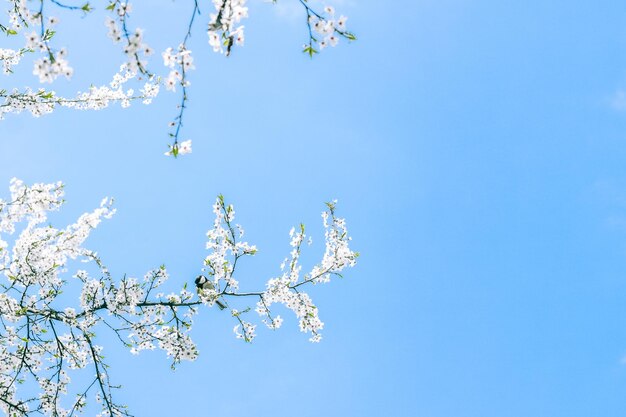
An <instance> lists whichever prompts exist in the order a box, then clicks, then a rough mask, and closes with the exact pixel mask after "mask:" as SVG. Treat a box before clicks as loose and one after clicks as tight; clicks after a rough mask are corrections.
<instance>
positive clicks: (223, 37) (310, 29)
mask: <svg viewBox="0 0 626 417" xmlns="http://www.w3.org/2000/svg"><path fill="white" fill-rule="evenodd" d="M6 1H7V3H8V7H7V9H8V10H7V12H8V21H6V22H2V21H0V32H1V33H4V34H5V35H7V37H8V38H19V37H20V36H22V37H23V38H22V39H23V43H22V45H21V46H20V47H16V48H0V66H1V67H2V69H3V72H4V73H5V74H11V73H12V72H13V71H15V70H16V68H17V66H18V64H19V63H20V61H21V60H22V58H23V57H24V56H25V55H27V54H31V53H32V54H36V56H38V58H37V59H35V61H34V63H33V71H32V72H33V74H34V75H36V76H37V77H38V79H39V82H40V83H52V82H53V81H54V80H55V79H57V78H58V77H60V76H65V77H67V78H71V77H72V74H73V73H74V70H73V68H72V67H71V65H70V61H69V58H68V55H69V54H68V50H67V49H66V48H65V47H59V46H58V45H56V44H55V36H54V35H55V33H57V31H58V30H59V29H58V28H57V26H59V19H58V18H57V17H55V16H54V13H55V10H60V9H64V10H67V11H72V12H75V13H77V14H93V13H94V11H95V10H96V9H95V7H94V6H92V5H91V4H90V3H89V2H84V3H80V2H78V4H76V3H77V2H76V1H74V2H71V3H70V0H67V1H68V3H66V0H6ZM283 1H296V2H298V3H299V4H300V5H301V6H302V7H303V10H304V13H303V16H304V18H305V19H304V20H305V23H306V30H307V34H308V36H307V38H308V39H307V41H306V43H305V44H304V45H303V48H302V50H303V52H304V53H306V54H308V55H309V56H311V57H312V56H313V55H315V54H317V53H319V52H320V51H321V50H323V49H324V48H326V47H329V46H330V47H333V46H336V45H337V44H338V42H339V39H340V38H345V39H348V40H354V39H356V38H355V36H354V35H353V34H352V33H351V32H349V31H348V30H347V26H346V22H347V18H346V17H345V16H342V15H336V13H335V9H334V8H333V7H332V6H325V7H320V8H319V10H318V8H316V7H313V6H312V5H311V2H312V0H311V1H310V0H283ZM276 2H277V0H273V1H272V3H276ZM107 3H108V4H107ZM107 3H105V4H106V6H104V7H102V9H104V12H106V17H105V18H104V20H105V26H106V28H107V31H108V37H109V38H111V40H112V41H113V42H114V43H116V44H119V45H120V46H121V49H122V52H123V59H122V60H121V62H122V65H121V68H120V71H119V73H118V74H115V75H114V76H113V80H112V81H111V82H110V83H109V85H104V86H100V87H95V86H92V87H89V89H88V90H87V91H85V92H79V93H77V94H76V95H75V96H74V97H62V96H59V95H57V94H56V93H55V92H54V91H53V90H50V89H47V88H33V87H30V88H25V89H16V88H13V89H10V88H4V89H0V119H2V118H3V117H4V116H5V115H6V114H7V113H21V112H24V111H27V112H30V113H31V114H32V115H33V116H41V115H43V114H47V113H51V112H52V111H54V109H55V108H57V107H68V108H73V109H79V110H100V109H103V108H106V107H108V106H109V105H110V104H111V103H112V102H119V103H120V104H121V106H122V107H128V106H130V104H131V102H132V101H136V100H140V101H142V102H143V103H145V104H149V103H150V102H151V101H152V100H153V99H154V98H155V97H156V96H157V95H158V94H159V92H160V90H161V87H162V86H165V88H166V89H167V90H170V91H176V90H177V88H178V93H179V94H180V104H179V105H178V110H177V114H176V116H175V117H174V118H173V120H172V122H171V123H170V127H171V131H170V133H169V136H170V137H171V143H170V144H169V145H168V146H169V150H168V152H166V155H172V156H174V157H176V156H178V155H179V154H181V155H182V154H185V153H189V152H191V141H190V140H187V141H182V140H179V139H180V135H181V128H182V126H183V118H184V112H185V109H186V107H187V101H188V88H189V86H190V81H189V72H190V71H191V70H193V69H194V68H195V66H194V60H193V57H192V53H191V50H189V49H188V48H187V43H188V40H189V38H190V36H191V34H192V30H193V29H194V27H195V26H196V25H197V24H198V23H199V22H201V21H203V22H202V24H203V25H204V27H205V31H206V34H207V37H208V47H207V49H208V50H212V51H214V52H217V53H220V54H224V55H226V56H228V55H230V54H231V53H232V52H233V50H234V48H235V47H237V46H241V45H243V44H244V39H245V38H244V26H243V25H242V24H241V23H242V20H243V19H245V18H247V17H248V7H247V6H246V0H212V5H211V4H210V2H209V1H208V0H207V1H206V2H201V1H199V0H189V4H188V5H186V6H188V7H190V11H189V12H190V14H189V16H190V17H189V21H188V25H187V27H185V28H184V29H183V30H181V42H180V44H179V45H178V46H176V47H169V48H167V49H166V50H165V51H162V53H161V57H162V61H163V64H164V67H165V68H164V70H163V71H162V70H161V68H157V65H155V64H154V63H153V62H150V61H149V57H150V56H151V55H153V53H154V51H153V49H152V48H151V47H150V46H149V44H148V40H147V39H145V36H144V32H143V30H142V29H141V28H139V27H135V28H133V27H132V26H131V23H132V21H133V19H131V16H133V8H132V5H131V4H130V3H127V2H123V1H121V0H108V2H107ZM201 7H202V8H205V7H206V8H207V9H209V8H210V9H212V10H210V13H209V15H208V17H207V18H206V19H205V13H201ZM103 33H104V30H103ZM18 43H19V42H18ZM130 82H135V83H137V84H138V86H137V88H130V87H129V86H128V84H129V83H130Z"/></svg>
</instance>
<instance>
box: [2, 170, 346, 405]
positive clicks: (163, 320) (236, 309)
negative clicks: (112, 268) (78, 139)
mask: <svg viewBox="0 0 626 417" xmlns="http://www.w3.org/2000/svg"><path fill="white" fill-rule="evenodd" d="M10 192H11V196H10V198H9V199H8V200H0V274H1V275H0V276H1V277H2V280H1V281H0V410H2V411H4V412H5V414H6V415H10V416H30V415H35V414H43V415H46V416H69V415H73V414H74V413H76V412H77V411H81V410H83V409H85V408H86V407H88V406H91V404H93V406H94V407H97V408H99V409H100V410H101V411H100V414H98V415H99V416H125V415H129V414H128V410H127V408H126V406H125V405H123V404H119V403H118V402H117V401H116V400H115V395H114V393H115V389H116V388H119V386H118V385H116V384H115V383H114V382H112V380H111V376H110V372H112V369H113V367H112V364H110V363H107V362H105V357H104V355H103V348H102V346H100V345H99V344H98V340H99V339H98V337H99V335H101V334H102V333H105V334H106V333H109V334H113V335H114V336H115V338H116V339H117V340H119V341H120V343H121V344H123V345H124V346H125V347H127V348H128V349H129V350H130V352H131V353H132V354H138V353H140V352H141V351H143V350H153V349H160V350H163V351H164V352H165V353H166V355H167V357H168V358H169V359H170V361H171V365H172V367H174V366H176V365H177V364H178V363H180V362H181V361H192V360H195V359H196V358H197V357H198V355H199V349H198V348H197V346H196V344H195V343H194V341H193V339H192V337H191V329H192V327H193V318H194V316H195V315H197V314H199V313H200V311H201V310H202V309H203V308H210V307H212V306H214V305H216V304H217V305H218V306H219V307H220V309H228V310H229V311H230V317H232V318H233V319H234V320H235V328H234V332H235V335H236V337H238V338H240V339H242V340H244V341H246V342H251V341H252V340H253V339H254V338H255V337H256V332H257V325H256V324H254V323H253V322H252V321H253V319H252V318H248V317H247V314H248V313H250V312H251V310H252V307H253V306H254V307H255V311H256V312H257V313H258V314H259V315H260V317H261V320H262V321H263V322H264V323H265V324H266V325H267V326H268V327H269V328H270V329H277V328H279V327H280V326H281V324H282V322H283V319H282V318H281V317H280V315H277V314H275V311H274V310H273V307H274V305H275V304H281V305H283V306H284V307H286V308H287V309H288V310H291V311H292V312H293V313H294V315H295V316H296V318H297V319H298V321H299V327H300V330H301V331H302V332H305V333H310V334H311V338H310V340H311V341H313V342H318V341H319V340H320V339H321V335H320V330H321V329H322V328H323V323H322V321H321V320H320V318H319V315H318V309H317V306H316V305H315V304H314V303H313V301H312V299H311V297H310V296H309V295H308V294H307V293H306V292H305V289H306V287H307V286H310V285H315V284H322V283H326V282H328V281H329V280H330V279H331V277H333V276H341V275H340V272H341V271H342V270H343V269H345V268H346V267H351V266H354V265H355V263H356V259H357V257H358V254H357V253H356V252H353V251H352V250H351V249H350V248H349V242H350V237H349V236H348V233H347V229H346V224H345V221H344V220H343V219H341V218H338V217H337V216H336V214H335V203H334V202H333V203H328V204H327V210H326V211H325V212H324V213H323V215H322V217H323V224H324V228H325V242H326V248H325V252H324V255H323V257H322V260H321V262H320V263H319V264H318V265H316V266H314V267H313V268H312V269H311V271H310V272H309V273H305V274H304V275H303V274H302V265H301V264H300V254H301V251H302V243H303V242H304V241H306V236H305V233H304V226H303V225H301V226H300V227H299V229H298V231H297V232H296V230H295V229H292V231H291V233H290V236H291V248H292V250H291V254H290V258H289V259H288V265H289V266H288V267H285V266H284V265H283V267H282V274H281V275H280V276H278V277H275V278H272V279H270V280H268V281H267V283H266V286H265V288H264V289H260V290H258V291H241V290H240V286H241V285H240V282H239V280H238V279H237V278H236V276H235V273H236V269H237V265H238V264H239V263H240V262H243V259H242V258H244V257H250V256H254V255H255V254H256V253H257V248H256V247H255V246H254V245H252V244H249V243H248V242H246V241H244V240H242V238H243V235H244V231H243V228H242V227H241V226H240V225H238V224H235V223H234V221H235V209H234V208H233V206H232V205H230V204H227V203H226V202H225V201H224V198H223V197H222V196H219V197H218V198H217V200H216V202H215V204H214V205H213V213H214V215H215V221H214V223H213V227H212V228H211V229H210V230H209V231H208V232H207V244H206V248H207V250H208V251H209V253H208V255H207V256H206V258H205V259H204V262H203V267H202V270H201V273H202V275H201V276H200V277H199V278H197V279H196V284H197V288H196V291H189V290H188V289H187V285H186V284H185V285H183V287H182V288H181V289H180V290H178V291H172V290H171V289H168V284H169V283H168V279H169V274H168V272H167V271H166V269H165V267H164V266H161V267H159V268H156V269H153V270H151V271H149V272H148V273H146V274H145V275H144V277H143V278H141V279H139V278H134V277H127V276H124V277H122V278H121V279H116V278H115V277H113V276H112V275H111V273H110V272H109V270H108V269H107V268H106V266H105V265H104V263H103V261H102V260H101V258H100V257H99V256H98V255H97V253H96V252H94V251H92V250H90V249H87V248H85V247H84V246H83V244H84V242H85V240H86V239H87V238H88V236H89V234H90V233H91V231H92V230H93V229H95V228H96V227H98V226H99V225H100V223H101V222H102V220H105V219H108V218H110V217H111V216H113V215H114V213H115V209H114V208H113V207H112V200H110V199H104V200H102V202H101V204H100V206H99V207H98V208H97V209H95V210H93V211H92V212H90V213H85V214H83V215H81V216H80V217H79V218H78V220H77V221H76V222H75V223H73V224H71V225H69V226H67V227H65V228H61V229H57V228H55V227H52V226H50V225H48V214H49V213H50V212H53V211H56V210H58V209H59V208H60V207H61V206H62V204H63V202H64V200H63V195H64V194H63V192H64V187H63V184H61V183H54V184H35V185H32V186H27V185H25V184H24V183H23V182H21V181H19V180H17V179H13V180H11V184H10ZM71 260H80V261H83V262H87V267H86V268H85V269H80V270H78V271H75V272H74V273H73V274H72V275H69V276H68V273H69V270H70V268H71ZM178 281H179V282H180V281H181V280H178ZM182 281H189V280H188V279H183V280H182ZM170 286H171V285H170ZM63 293H65V294H77V295H78V296H77V299H75V300H74V302H73V303H72V302H71V299H72V298H71V297H68V296H63V297H61V294H63ZM247 300H251V301H252V302H253V303H252V304H253V305H246V301H247ZM68 303H69V305H68ZM85 368H89V369H90V370H91V371H93V373H92V375H93V378H92V379H91V380H90V381H87V382H86V383H85V385H82V380H81V379H77V381H75V382H73V381H72V377H73V374H74V371H76V370H80V369H85ZM33 392H38V395H35V396H33V395H32V393H33ZM69 394H72V395H69Z"/></svg>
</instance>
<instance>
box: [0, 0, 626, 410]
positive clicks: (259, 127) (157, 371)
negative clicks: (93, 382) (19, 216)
mask: <svg viewBox="0 0 626 417" xmlns="http://www.w3.org/2000/svg"><path fill="white" fill-rule="evenodd" d="M290 1H291V2H292V3H295V1H294V0H279V2H280V3H289V2H290ZM135 3H136V4H135V9H136V10H137V13H135V18H134V22H135V23H136V24H139V25H140V26H143V27H145V28H146V38H147V40H148V42H149V43H150V44H151V45H152V46H153V47H154V48H155V49H156V50H157V51H159V50H162V49H164V48H165V47H167V46H175V45H176V44H177V43H178V42H179V39H180V38H181V36H182V35H183V30H184V29H183V28H182V25H183V24H184V19H185V18H186V16H187V15H188V11H189V10H187V9H188V8H189V5H188V4H187V3H189V2H183V1H177V2H170V1H150V2H149V3H150V6H149V8H148V6H146V4H141V3H145V2H139V1H136V2H135ZM601 3H602V4H600V3H599V2H593V1H586V2H585V1H575V2H566V1H552V2H545V1H526V2H519V1H479V0H476V1H460V0H457V1H454V0H438V1H423V0H420V1H398V2H368V1H357V0H343V1H341V2H335V3H334V4H335V5H336V6H337V8H338V10H339V11H340V12H342V13H345V14H346V15H348V16H349V18H350V19H349V21H348V23H349V27H350V28H351V29H352V30H353V31H355V32H356V34H357V35H358V36H359V40H358V42H356V43H353V44H351V45H346V44H345V43H344V44H343V45H340V46H339V47H337V48H335V49H333V50H330V51H326V52H325V53H323V54H321V55H320V56H319V57H316V59H314V60H313V61H311V60H309V59H306V58H305V57H304V56H302V54H301V53H300V52H299V48H300V45H301V44H302V43H303V41H304V40H305V39H306V32H305V28H304V26H303V21H302V20H303V17H302V16H301V15H297V17H296V19H295V20H294V19H293V17H292V14H291V13H290V12H287V13H279V12H278V10H276V8H273V7H272V6H271V5H269V4H261V2H252V4H251V13H250V14H251V17H250V19H248V21H247V22H246V23H245V24H246V29H247V39H246V46H245V47H244V48H243V49H237V50H236V51H235V53H234V54H233V56H232V57H230V58H229V59H224V58H223V57H220V56H218V55H215V54H213V53H212V52H210V50H209V46H208V44H207V38H206V35H205V34H204V33H203V31H202V28H201V27H198V28H197V30H196V32H195V33H194V38H193V41H192V43H191V44H190V49H192V50H193V52H194V54H195V57H196V61H197V70H196V71H195V72H194V73H192V75H191V81H192V88H191V90H190V94H191V101H190V108H189V111H188V114H187V121H188V122H187V124H186V130H185V135H184V138H183V139H185V138H190V139H193V141H194V152H193V154H192V155H189V156H187V157H184V158H179V159H178V160H172V159H168V158H165V157H164V156H163V155H162V153H163V152H164V151H165V150H166V147H165V144H166V143H167V137H166V131H167V122H168V121H169V120H170V118H171V117H172V116H173V115H174V114H175V108H174V107H175V104H176V101H177V100H178V98H177V96H175V95H172V94H163V95H162V96H161V97H160V98H159V99H158V100H157V101H156V102H155V103H154V104H153V105H151V106H148V107H146V106H138V105H135V106H133V107H132V108H131V109H129V110H120V109H118V108H115V109H110V110H107V111H103V112H96V113H76V112H71V111H59V112H58V113H57V114H54V115H51V116H47V117H44V118H41V119H32V118H30V117H29V116H26V115H22V116H18V117H15V116H13V117H8V118H7V120H5V121H3V122H1V123H0V138H1V140H0V184H4V186H3V187H4V188H5V190H6V187H7V186H8V181H9V179H10V178H11V177H13V176H16V177H19V178H22V179H24V180H25V181H28V182H33V181H44V182H45V181H55V180H63V181H65V182H66V183H67V197H66V198H67V200H68V203H67V206H66V207H65V209H64V212H63V213H62V214H59V216H56V217H55V219H56V220H57V221H58V223H59V224H63V222H64V221H69V220H70V219H72V218H75V217H76V216H77V215H78V214H79V213H81V212H83V211H85V210H87V209H90V208H92V207H95V206H96V205H97V204H98V203H99V201H100V199H101V198H102V197H103V196H114V197H115V198H116V206H117V208H118V214H117V215H116V216H115V217H114V218H113V219H112V220H110V221H108V222H106V223H105V224H103V225H102V227H101V228H100V229H99V230H98V231H97V232H95V233H94V235H93V236H92V238H90V240H89V246H90V247H93V248H96V249H97V250H98V251H99V253H100V255H101V256H102V257H103V259H104V260H105V261H106V262H107V264H108V265H110V267H111V269H112V271H113V272H114V273H116V274H118V276H121V275H122V274H123V273H128V274H130V275H137V276H139V275H142V274H143V273H144V272H145V271H147V270H148V269H149V268H152V267H154V266H158V265H160V264H161V263H165V264H166V265H167V266H168V268H169V270H170V272H171V274H172V281H174V282H175V283H181V284H182V283H183V282H185V281H188V282H190V281H191V280H192V279H193V277H194V276H195V274H196V273H197V272H198V270H199V268H200V267H201V260H202V259H203V257H204V256H205V251H204V249H203V247H204V233H205V231H206V230H207V229H208V228H209V227H210V225H211V222H212V216H211V212H210V206H211V203H212V202H213V199H214V197H215V196H216V195H217V194H218V193H223V194H224V195H225V196H226V197H227V199H228V200H230V201H231V202H232V203H234V204H235V207H236V209H237V211H238V214H239V221H240V222H241V223H242V224H243V225H244V226H245V227H246V229H247V237H248V239H249V240H250V241H251V242H253V243H256V244H257V245H258V247H259V249H260V250H261V251H260V253H259V255H258V256H257V258H256V259H251V260H250V261H248V266H246V267H245V269H244V270H243V272H244V274H245V275H246V276H250V281H248V282H250V283H251V284H250V285H251V286H252V285H255V286H258V285H259V284H260V283H261V282H263V280H264V279H265V278H267V277H270V276H273V275H275V274H276V273H277V271H278V264H279V263H280V261H281V260H282V259H283V258H284V256H285V255H286V254H287V253H288V251H289V247H288V235H287V233H288V231H289V229H290V227H291V226H292V225H294V224H297V223H298V222H300V221H304V222H305V223H306V224H307V225H308V230H309V232H310V233H311V235H313V236H314V238H315V239H316V242H317V244H318V245H317V246H316V245H314V246H313V249H312V251H313V252H314V253H315V254H316V255H319V254H320V253H321V250H322V249H321V247H320V246H319V244H320V243H321V240H322V239H321V238H322V234H321V231H322V229H321V223H320V219H319V213H320V212H321V210H322V209H323V205H322V203H323V202H324V201H326V200H328V199H331V198H337V199H339V213H340V214H341V215H343V216H345V217H346V218H347V220H348V226H349V228H350V230H351V232H352V234H353V237H354V242H353V243H354V247H355V248H356V249H357V250H359V251H360V252H361V253H362V257H361V260H360V262H359V264H358V266H357V267H356V268H354V269H353V270H350V271H348V272H347V274H346V278H345V279H344V280H337V281H335V282H333V283H331V284H329V285H328V286H325V287H319V288H315V291H313V292H312V295H313V297H314V299H315V300H316V302H317V304H318V306H319V308H320V314H321V316H322V318H323V319H324V320H325V322H326V327H325V332H324V340H323V341H322V343H320V344H315V345H312V344H310V343H309V342H308V341H307V337H305V336H304V335H302V334H300V333H299V332H298V331H297V329H296V323H295V320H294V319H293V317H291V316H289V315H287V314H284V316H285V317H286V323H285V326H284V328H283V329H282V330H281V331H280V332H277V333H271V332H269V331H263V330H262V329H261V330H260V335H259V337H258V338H257V340H255V342H254V343H253V344H252V345H246V344H243V343H241V342H240V341H238V340H235V339H234V338H233V335H232V327H233V325H234V323H233V322H232V319H231V318H229V317H227V316H226V315H225V314H221V313H220V312H219V311H213V310H211V311H207V312H205V314H203V315H202V316H201V318H200V319H199V320H198V321H197V323H196V327H195V331H194V334H195V335H196V339H197V341H198V344H199V347H200V350H201V357H200V358H199V359H198V360H197V361H196V362H194V363H186V364H183V365H182V366H180V367H179V369H178V370H177V371H176V372H172V371H170V370H169V368H168V364H167V362H166V360H165V358H164V355H163V354H162V353H160V352H154V353H152V352H150V353H147V354H143V355H142V356H140V357H132V356H131V355H130V354H129V353H127V352H125V351H123V350H119V349H117V350H116V349H115V348H111V349H110V350H109V352H110V353H109V358H110V362H111V363H112V364H113V365H115V366H114V367H113V369H112V371H113V373H112V376H113V378H114V382H119V383H122V384H123V385H124V386H125V389H124V391H123V392H122V393H121V396H122V398H126V399H127V402H128V404H129V405H130V406H131V410H132V411H134V413H135V414H136V415H138V416H156V415H158V416H161V415H163V416H167V415H184V416H198V417H203V416H216V417H221V416H225V417H226V416H228V417H236V416H259V417H265V416H267V417H283V416H284V417H287V416H293V415H298V416H301V417H312V416H328V417H335V416H376V417H378V416H380V415H386V416H420V417H503V416H504V417H529V416H532V417H589V416H602V417H618V416H623V415H624V414H625V413H626V365H625V364H624V361H623V358H624V357H626V308H625V306H626V111H624V109H625V108H626V103H624V99H623V98H622V99H621V100H620V99H619V97H620V95H619V92H620V91H621V90H622V89H626V6H625V5H624V3H623V2H618V1H605V2H601ZM331 4H333V2H331ZM59 15H60V16H61V17H62V19H63V22H62V25H61V26H60V29H62V30H60V31H59V35H58V39H57V42H58V44H66V45H67V46H68V48H69V52H70V55H69V59H70V61H71V63H72V65H73V66H74V69H75V74H76V75H75V78H74V80H73V82H74V84H73V85H86V84H88V83H89V82H96V83H104V82H106V81H107V79H108V77H109V75H110V74H111V73H112V72H113V71H114V69H115V66H116V65H117V63H119V62H120V60H121V56H120V55H118V50H117V49H116V47H115V46H113V45H111V44H110V42H109V41H108V40H107V39H105V36H104V33H105V28H104V26H103V24H102V22H101V15H100V14H96V15H94V16H92V17H88V18H87V19H80V18H74V17H72V16H69V15H65V14H59ZM171 19H174V20H175V21H177V22H179V24H172V25H170V24H168V22H170V21H171ZM102 20H103V19H102ZM90 54H91V55H90ZM86 56H90V58H89V59H86V58H85V57H86ZM157 61H158V59H157V58H155V63H157V64H158V62H157ZM16 79H17V78H15V79H12V78H7V77H5V78H2V82H3V83H11V82H12V83H14V82H16V81H15V80H16ZM31 79H32V78H31V77H24V78H23V80H24V81H23V82H24V83H26V82H28V83H32V81H30V80H31ZM70 87H71V86H70V85H69V84H68V83H67V82H65V81H60V82H59V83H58V84H55V88H56V89H57V90H58V91H71V88H70ZM6 193H7V191H5V192H4V193H3V195H6ZM315 251H317V252H315ZM313 258H314V257H313V256H312V257H311V260H312V259H313ZM246 282H247V281H245V280H244V279H243V278H242V286H243V287H244V288H245V286H246V284H245V283H246ZM102 334H104V331H103V332H102ZM108 343H109V342H106V344H107V348H108ZM111 344H112V341H111Z"/></svg>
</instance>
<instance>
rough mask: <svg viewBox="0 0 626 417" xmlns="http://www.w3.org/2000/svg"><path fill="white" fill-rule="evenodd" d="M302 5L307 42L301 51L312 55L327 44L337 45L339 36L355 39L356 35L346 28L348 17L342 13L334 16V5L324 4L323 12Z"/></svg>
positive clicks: (327, 45)
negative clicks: (305, 13) (307, 35)
mask: <svg viewBox="0 0 626 417" xmlns="http://www.w3.org/2000/svg"><path fill="white" fill-rule="evenodd" d="M303 4H304V3H303ZM304 5H305V8H306V11H307V25H308V27H309V42H308V44H305V45H304V46H303V52H305V53H307V54H309V55H310V56H313V54H316V53H318V52H319V51H321V50H322V49H325V48H327V47H329V46H331V47H334V46H337V44H338V43H339V38H341V37H343V38H345V39H348V40H351V41H353V40H355V39H356V36H354V34H352V33H350V32H348V30H347V26H346V22H347V20H348V18H347V17H346V16H343V15H341V16H339V17H336V16H335V8H334V7H332V6H326V7H324V11H323V12H316V11H315V10H313V9H312V8H311V7H309V6H308V5H306V4H304ZM320 38H321V40H320Z"/></svg>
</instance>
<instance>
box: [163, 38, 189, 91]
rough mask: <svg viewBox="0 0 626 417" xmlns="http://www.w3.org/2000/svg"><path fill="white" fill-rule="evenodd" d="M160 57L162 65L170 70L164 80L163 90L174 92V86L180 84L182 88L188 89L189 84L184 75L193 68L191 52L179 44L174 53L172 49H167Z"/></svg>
mask: <svg viewBox="0 0 626 417" xmlns="http://www.w3.org/2000/svg"><path fill="white" fill-rule="evenodd" d="M162 57H163V65H165V66H166V67H168V68H169V69H170V72H169V74H168V76H167V79H166V80H165V88H167V89H168V90H171V91H176V85H179V84H180V85H181V86H182V87H188V86H189V85H190V82H189V81H188V80H187V77H186V76H185V75H186V73H187V71H190V70H192V69H194V68H195V67H194V65H193V57H192V56H191V51H190V50H188V49H187V48H186V47H185V45H183V44H181V45H179V46H178V50H177V52H174V50H173V49H172V48H167V49H166V50H165V51H163V54H162Z"/></svg>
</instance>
